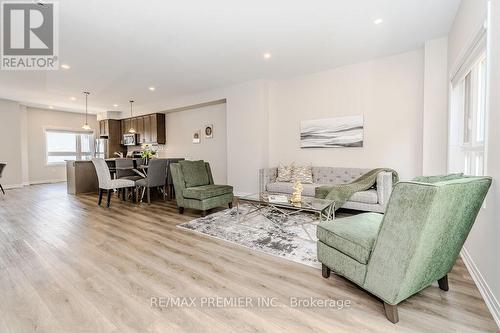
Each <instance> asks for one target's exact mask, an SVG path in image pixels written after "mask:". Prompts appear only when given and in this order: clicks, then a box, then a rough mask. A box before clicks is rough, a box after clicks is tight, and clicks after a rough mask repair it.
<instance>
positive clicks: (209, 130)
mask: <svg viewBox="0 0 500 333" xmlns="http://www.w3.org/2000/svg"><path fill="white" fill-rule="evenodd" d="M203 132H205V138H207V139H212V138H213V137H214V125H212V124H210V125H205V129H204V130H203Z"/></svg>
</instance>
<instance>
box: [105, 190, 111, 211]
mask: <svg viewBox="0 0 500 333" xmlns="http://www.w3.org/2000/svg"><path fill="white" fill-rule="evenodd" d="M111 191H112V190H108V193H107V194H106V207H107V208H109V203H110V201H111Z"/></svg>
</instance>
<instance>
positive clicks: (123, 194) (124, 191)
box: [120, 188, 127, 201]
mask: <svg viewBox="0 0 500 333" xmlns="http://www.w3.org/2000/svg"><path fill="white" fill-rule="evenodd" d="M120 191H121V195H122V201H125V197H126V195H127V189H125V188H121V189H120Z"/></svg>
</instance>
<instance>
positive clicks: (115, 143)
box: [99, 119, 126, 158]
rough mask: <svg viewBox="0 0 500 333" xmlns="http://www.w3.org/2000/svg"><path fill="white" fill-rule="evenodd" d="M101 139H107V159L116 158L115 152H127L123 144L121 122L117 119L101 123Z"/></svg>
mask: <svg viewBox="0 0 500 333" xmlns="http://www.w3.org/2000/svg"><path fill="white" fill-rule="evenodd" d="M99 137H101V138H107V139H108V140H107V145H108V147H107V153H108V155H107V156H105V158H110V157H113V156H114V153H115V152H125V151H126V150H125V149H124V147H123V146H122V145H121V144H122V126H121V121H120V120H116V119H105V120H101V121H99Z"/></svg>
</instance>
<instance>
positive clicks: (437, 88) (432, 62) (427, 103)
mask: <svg viewBox="0 0 500 333" xmlns="http://www.w3.org/2000/svg"><path fill="white" fill-rule="evenodd" d="M447 51H448V38H446V37H445V38H438V39H433V40H430V41H427V42H426V43H425V48H424V52H425V61H424V64H425V67H424V109H423V126H422V129H423V134H422V140H423V142H422V148H423V152H422V173H423V174H424V175H440V174H445V173H446V165H447V162H446V161H447V160H446V156H447V152H448V52H447Z"/></svg>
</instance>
